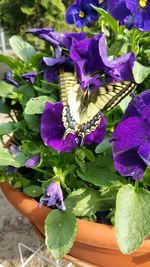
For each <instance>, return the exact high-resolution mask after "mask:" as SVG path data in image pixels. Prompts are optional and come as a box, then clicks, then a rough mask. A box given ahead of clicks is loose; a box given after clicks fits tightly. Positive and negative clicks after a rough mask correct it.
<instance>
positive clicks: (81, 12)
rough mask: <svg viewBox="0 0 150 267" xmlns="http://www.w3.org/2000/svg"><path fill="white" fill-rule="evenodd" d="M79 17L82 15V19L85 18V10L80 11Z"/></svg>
mask: <svg viewBox="0 0 150 267" xmlns="http://www.w3.org/2000/svg"><path fill="white" fill-rule="evenodd" d="M79 17H80V18H81V19H83V18H84V17H85V14H84V12H83V11H80V12H79Z"/></svg>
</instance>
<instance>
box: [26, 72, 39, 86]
mask: <svg viewBox="0 0 150 267" xmlns="http://www.w3.org/2000/svg"><path fill="white" fill-rule="evenodd" d="M36 76H37V71H31V72H27V73H25V74H23V75H22V78H23V79H24V80H26V82H28V83H32V84H34V81H35V77H36Z"/></svg>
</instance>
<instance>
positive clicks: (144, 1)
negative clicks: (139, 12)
mask: <svg viewBox="0 0 150 267" xmlns="http://www.w3.org/2000/svg"><path fill="white" fill-rule="evenodd" d="M139 4H140V7H143V8H144V7H146V4H147V0H140V1H139Z"/></svg>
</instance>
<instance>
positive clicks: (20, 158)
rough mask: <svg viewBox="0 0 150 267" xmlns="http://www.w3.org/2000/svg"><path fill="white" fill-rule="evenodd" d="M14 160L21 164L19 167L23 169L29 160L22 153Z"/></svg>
mask: <svg viewBox="0 0 150 267" xmlns="http://www.w3.org/2000/svg"><path fill="white" fill-rule="evenodd" d="M14 159H15V160H16V161H17V162H18V163H19V167H23V166H24V164H25V162H26V160H27V159H26V157H25V155H24V154H23V153H22V152H20V153H17V155H16V156H15V157H14Z"/></svg>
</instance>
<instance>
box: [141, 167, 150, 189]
mask: <svg viewBox="0 0 150 267" xmlns="http://www.w3.org/2000/svg"><path fill="white" fill-rule="evenodd" d="M142 182H143V184H144V185H146V186H147V185H149V186H150V166H147V168H146V170H145V172H144V175H143V177H142Z"/></svg>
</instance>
